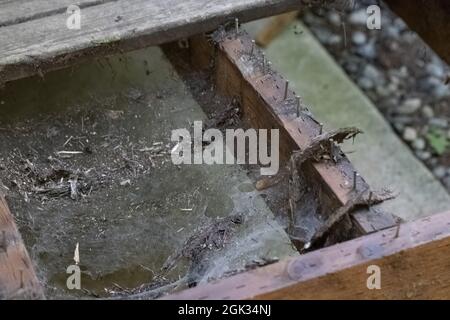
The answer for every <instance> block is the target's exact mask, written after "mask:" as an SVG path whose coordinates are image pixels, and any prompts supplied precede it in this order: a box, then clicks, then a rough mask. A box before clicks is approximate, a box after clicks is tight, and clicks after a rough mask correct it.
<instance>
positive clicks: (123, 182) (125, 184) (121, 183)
mask: <svg viewBox="0 0 450 320" xmlns="http://www.w3.org/2000/svg"><path fill="white" fill-rule="evenodd" d="M120 185H121V186H122V187H124V186H130V185H131V180H130V179H127V180H122V181H121V182H120Z"/></svg>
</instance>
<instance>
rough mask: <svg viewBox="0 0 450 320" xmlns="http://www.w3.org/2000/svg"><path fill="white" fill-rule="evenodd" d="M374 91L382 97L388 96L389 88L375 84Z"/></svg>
mask: <svg viewBox="0 0 450 320" xmlns="http://www.w3.org/2000/svg"><path fill="white" fill-rule="evenodd" d="M376 91H377V94H378V95H379V96H380V97H383V98H384V97H387V96H389V89H388V88H386V87H384V86H377V88H376Z"/></svg>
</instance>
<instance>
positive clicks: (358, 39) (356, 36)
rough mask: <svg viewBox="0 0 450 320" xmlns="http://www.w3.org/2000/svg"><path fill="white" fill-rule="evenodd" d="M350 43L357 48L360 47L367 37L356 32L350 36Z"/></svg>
mask: <svg viewBox="0 0 450 320" xmlns="http://www.w3.org/2000/svg"><path fill="white" fill-rule="evenodd" d="M352 41H353V43H354V44H356V45H357V46H360V45H363V44H365V43H366V41H367V37H366V35H365V34H364V33H362V32H360V31H356V32H354V33H353V35H352Z"/></svg>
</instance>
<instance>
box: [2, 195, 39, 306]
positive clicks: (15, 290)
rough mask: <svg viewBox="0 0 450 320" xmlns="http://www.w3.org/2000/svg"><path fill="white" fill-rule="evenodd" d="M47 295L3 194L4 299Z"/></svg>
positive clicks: (35, 297) (32, 297)
mask: <svg viewBox="0 0 450 320" xmlns="http://www.w3.org/2000/svg"><path fill="white" fill-rule="evenodd" d="M43 298H44V293H43V290H42V287H41V285H40V283H39V280H38V279H37V277H36V274H35V272H34V268H33V263H32V262H31V260H30V257H29V256H28V252H27V250H26V248H25V245H24V244H23V242H22V237H21V236H20V234H19V231H18V230H17V227H16V224H15V223H14V218H13V217H12V216H11V213H10V211H9V208H8V205H7V204H6V201H5V198H4V197H3V196H2V195H1V194H0V300H2V299H43Z"/></svg>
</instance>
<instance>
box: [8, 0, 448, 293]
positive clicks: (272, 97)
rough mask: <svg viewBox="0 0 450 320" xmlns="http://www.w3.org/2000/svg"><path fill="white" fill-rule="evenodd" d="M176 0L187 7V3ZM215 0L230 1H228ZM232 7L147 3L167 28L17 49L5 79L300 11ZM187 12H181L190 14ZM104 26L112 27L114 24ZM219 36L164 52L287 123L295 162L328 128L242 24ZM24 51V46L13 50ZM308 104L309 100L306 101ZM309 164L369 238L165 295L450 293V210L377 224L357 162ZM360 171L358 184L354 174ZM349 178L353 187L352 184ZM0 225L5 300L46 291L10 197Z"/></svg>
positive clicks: (254, 109) (315, 182)
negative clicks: (235, 21)
mask: <svg viewBox="0 0 450 320" xmlns="http://www.w3.org/2000/svg"><path fill="white" fill-rule="evenodd" d="M171 1H172V2H170V3H174V4H175V3H177V4H178V5H181V4H180V3H179V2H178V1H175V0H171ZM141 2H142V1H139V3H140V4H141V5H143V3H141ZM193 2H196V1H187V2H184V3H185V4H183V6H184V5H186V6H187V5H189V4H192V3H193ZM208 2H210V0H209V1H208ZM238 2H239V3H240V5H238ZM83 3H85V6H86V8H87V9H88V12H89V15H90V17H91V18H92V19H93V18H95V17H96V16H97V15H98V12H99V11H97V10H100V9H99V8H100V6H103V7H101V8H102V9H105V8H110V9H111V10H110V11H108V12H109V14H108V15H106V17H108V18H111V17H114V16H115V14H116V12H115V11H114V10H113V9H114V8H118V7H113V6H114V5H117V3H116V2H114V3H113V2H109V1H83ZM118 3H119V4H120V3H121V1H120V0H119V1H118ZM139 3H138V4H137V5H136V6H139ZM214 3H216V5H218V6H220V5H224V3H223V1H219V0H217V1H215V2H214ZM196 5H197V6H198V2H197V4H196ZM230 6H231V7H232V10H230V11H226V10H225V9H224V8H223V7H222V9H221V10H219V11H217V12H216V11H214V12H209V13H208V14H207V15H204V16H201V15H198V14H197V13H194V12H190V11H189V12H188V14H189V13H191V16H190V17H191V18H192V19H191V20H190V23H188V24H187V25H186V23H185V22H182V21H181V20H183V19H185V17H184V16H183V18H181V16H176V17H175V19H173V18H174V17H172V16H171V17H170V18H171V19H168V17H167V12H166V11H165V7H164V8H163V7H158V8H156V9H154V8H152V9H150V8H149V7H147V6H144V9H145V10H143V13H142V14H143V16H144V17H145V15H148V14H150V13H151V14H155V11H152V10H157V12H159V13H160V14H161V15H162V16H163V17H165V18H164V19H163V22H164V23H163V26H165V27H167V28H166V29H164V27H161V25H158V26H157V24H156V22H155V21H153V22H151V23H149V22H147V21H140V20H139V21H140V22H139V23H141V24H138V26H139V27H141V28H142V30H143V31H142V32H137V33H136V34H134V33H133V32H131V33H130V30H131V29H130V28H131V27H132V25H134V26H136V24H135V23H137V22H136V21H134V24H131V23H130V24H126V26H125V28H124V29H123V33H122V34H121V35H120V37H119V38H120V39H119V38H118V39H112V40H111V41H105V39H106V40H107V37H106V36H105V33H104V32H103V31H105V30H99V31H98V33H95V36H94V38H95V39H94V40H96V41H97V40H98V41H100V42H98V43H97V44H96V45H92V41H91V40H92V39H86V37H85V35H84V34H83V32H87V31H89V32H90V31H92V29H93V28H94V29H95V27H96V25H95V24H88V29H87V31H86V30H85V31H83V32H80V33H76V37H75V38H76V41H75V43H76V46H75V47H70V46H69V45H67V44H66V45H64V43H63V44H62V46H60V45H61V43H56V42H54V43H52V44H51V45H50V48H49V50H48V52H46V53H45V54H43V53H41V54H40V55H39V54H38V53H37V52H34V53H33V54H36V56H33V54H32V56H31V57H30V56H29V48H28V47H27V46H24V47H23V48H13V49H11V48H10V49H11V50H10V51H8V50H9V49H8V50H6V51H4V52H3V53H0V82H1V81H10V80H14V79H18V78H21V77H25V76H29V75H33V74H39V73H42V72H45V71H48V70H53V69H55V68H60V67H63V66H67V65H70V64H72V63H74V62H76V61H80V60H82V59H84V58H86V57H88V56H89V57H92V56H96V55H102V54H111V53H114V52H121V51H122V50H131V49H136V48H141V47H145V46H148V45H156V44H161V43H162V42H166V41H171V40H175V39H179V38H181V37H189V36H192V35H194V34H199V33H201V32H204V31H210V30H212V29H214V28H216V27H217V26H218V25H219V24H221V23H223V22H227V21H228V20H229V19H230V18H234V17H239V19H241V21H246V20H252V19H255V18H259V17H263V16H267V15H269V14H270V15H273V14H276V13H281V12H285V11H288V10H292V9H297V8H298V2H297V1H290V0H288V1H272V0H269V1H263V0H246V1H244V2H242V1H234V0H233V1H232V3H231V4H230ZM133 8H134V9H136V7H132V8H130V10H131V9H133ZM183 8H184V7H183ZM196 8H198V7H196ZM41 9H42V8H41ZM46 10H47V11H46ZM146 10H150V11H146ZM158 10H159V11H158ZM182 11H183V10H180V14H181V13H183V14H184V13H185V12H182ZM200 11H201V10H200ZM57 12H60V9H58V10H56V11H52V10H50V11H49V10H48V9H45V10H44V9H42V11H41V12H38V13H36V14H35V15H34V16H33V15H32V16H30V17H28V18H26V19H25V20H23V21H20V20H17V21H19V22H22V23H23V24H24V25H23V26H25V25H26V26H28V27H33V26H35V23H36V22H35V20H34V19H35V18H36V17H38V16H39V17H41V16H42V17H45V18H46V19H47V17H48V19H50V20H49V21H51V22H52V23H58V21H59V20H58V19H59V18H56V15H55V14H56V13H57ZM224 12H226V13H224ZM164 13H166V15H164ZM5 21H6V20H5ZM5 21H4V22H3V24H4V25H5V26H4V28H5V29H4V30H7V32H6V33H4V35H8V34H9V35H11V34H13V33H14V32H18V30H19V29H18V28H19V27H17V25H18V24H17V23H16V22H17V21H16V22H14V21H15V20H8V21H6V22H5ZM92 21H93V20H92ZM183 21H184V20H183ZM0 22H1V21H0ZM157 22H158V23H160V22H161V21H157ZM102 23H105V25H107V24H106V22H105V21H103V22H102ZM23 26H22V27H23ZM50 26H51V24H50ZM127 28H128V29H127ZM20 34H21V35H25V34H22V33H20ZM0 37H1V35H0ZM213 38H214V44H212V43H211V41H209V40H208V38H206V37H205V36H204V35H197V36H193V37H191V38H190V39H189V41H188V44H189V46H188V50H184V51H183V50H182V49H179V48H178V44H176V43H172V44H168V45H166V46H164V49H165V50H166V51H170V50H175V51H179V53H180V54H181V55H182V56H183V59H185V60H186V61H188V62H189V64H190V68H192V70H208V69H209V71H207V72H212V75H213V77H212V78H213V79H214V82H215V89H216V92H217V93H218V94H220V95H222V96H224V97H228V98H236V97H237V98H238V100H239V102H240V105H241V107H242V111H243V113H244V115H245V118H246V119H247V120H248V121H249V123H250V124H251V126H252V127H255V128H267V129H272V128H278V129H280V131H281V137H280V138H281V150H280V153H281V156H282V157H284V158H285V159H288V158H289V157H290V156H291V154H292V152H293V151H295V150H305V149H306V148H308V146H310V144H311V142H312V141H313V140H314V139H315V138H316V137H317V136H320V135H321V134H322V130H323V126H322V125H321V124H320V123H318V122H317V121H315V120H314V118H313V117H312V116H299V114H297V113H298V112H296V105H295V104H296V103H297V100H296V98H295V96H296V94H295V93H294V92H292V91H291V90H290V89H289V88H288V90H286V80H285V79H283V77H282V76H281V75H279V74H278V73H277V72H275V71H274V70H272V69H271V68H270V66H269V64H268V61H266V60H265V58H264V57H263V55H262V52H261V51H260V50H258V49H257V48H255V47H254V46H253V43H252V41H251V39H250V38H249V37H248V36H247V35H246V34H245V33H243V32H241V31H238V32H236V31H235V30H233V31H229V32H225V31H222V33H220V32H219V33H216V34H214V35H213ZM0 43H1V39H0ZM29 45H30V46H31V45H32V44H29ZM16 52H19V53H18V54H16V55H14V54H13V53H16ZM36 57H38V59H37V60H36ZM303 107H304V106H303V105H300V108H303ZM304 168H305V172H306V173H305V178H306V179H307V183H308V184H309V185H311V186H314V187H315V188H317V190H318V198H319V201H320V203H321V205H322V206H323V208H322V209H323V211H324V212H328V213H332V212H339V210H342V209H345V210H344V211H342V212H343V216H342V217H344V215H345V216H346V215H347V213H350V218H351V219H352V220H353V222H354V223H355V224H356V225H357V226H358V228H359V231H360V234H359V235H361V237H359V238H356V239H353V240H350V241H346V242H343V243H340V244H337V245H333V246H330V247H326V248H323V249H319V250H316V251H312V252H309V253H307V254H304V255H302V256H300V257H298V258H293V259H288V260H285V261H281V262H278V263H275V264H272V265H268V266H265V267H262V268H258V269H255V270H251V271H248V272H244V273H241V274H237V275H235V276H232V277H230V278H226V279H222V280H220V281H216V282H212V283H209V284H206V285H201V286H198V287H196V288H194V289H190V290H186V291H183V292H179V293H176V294H173V295H170V296H167V297H165V299H252V298H259V299H312V298H319V299H325V298H334V299H337V298H351V299H358V298H359V299H371V298H390V299H391V298H400V299H403V298H438V299H442V298H450V273H448V269H449V267H450V260H449V259H448V258H447V257H448V256H450V212H447V213H442V214H439V215H434V216H430V217H428V218H425V219H420V220H417V221H414V222H409V223H406V224H401V225H396V221H395V220H394V219H393V218H392V217H390V216H388V215H386V216H382V217H377V224H374V223H371V222H372V221H373V220H372V217H371V214H372V212H371V211H370V205H371V203H370V201H366V202H367V203H366V204H367V205H368V207H369V208H362V209H359V210H353V209H355V208H353V203H352V201H353V199H354V198H355V195H357V194H360V193H362V192H364V191H365V190H368V188H369V187H368V185H367V184H366V182H365V181H364V179H363V178H362V177H358V176H355V169H354V168H353V166H352V164H351V163H350V162H349V160H348V159H347V158H346V157H345V156H344V157H343V158H342V159H341V160H340V161H339V162H337V163H333V162H332V161H313V160H310V161H307V163H305V166H304ZM355 177H357V181H354V180H353V179H354V178H355ZM349 185H350V186H353V187H352V188H349V187H348V186H349ZM369 200H370V199H369ZM0 231H1V232H0V237H3V238H0V271H1V272H0V289H1V290H0V297H3V298H10V297H19V298H33V299H37V298H44V295H43V292H42V288H41V286H40V284H39V281H38V279H37V277H36V274H35V272H34V270H33V267H32V261H31V260H30V258H29V256H28V254H27V252H26V249H25V246H24V244H23V242H22V240H21V237H20V234H19V232H18V230H17V227H16V226H15V224H14V221H13V218H12V216H11V213H10V212H9V209H8V207H7V205H6V202H5V201H4V199H3V197H2V198H1V199H0ZM294 244H296V245H297V248H298V249H299V250H303V249H304V245H305V244H304V243H296V242H294ZM2 249H3V251H2ZM369 265H376V266H378V267H380V270H381V275H382V279H383V280H382V288H381V290H369V289H368V288H367V286H366V281H367V277H368V274H367V267H368V266H369Z"/></svg>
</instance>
